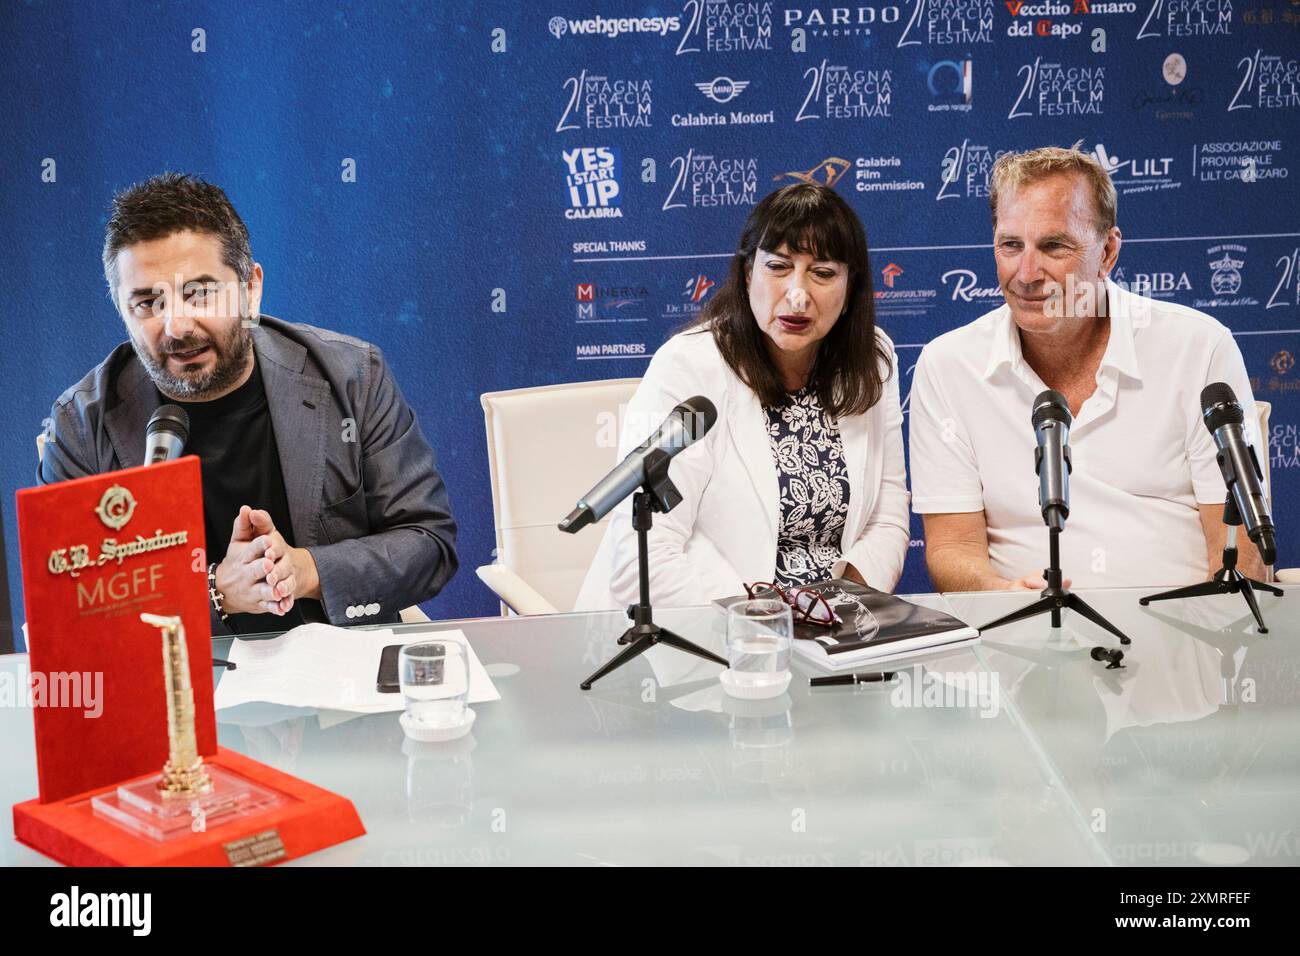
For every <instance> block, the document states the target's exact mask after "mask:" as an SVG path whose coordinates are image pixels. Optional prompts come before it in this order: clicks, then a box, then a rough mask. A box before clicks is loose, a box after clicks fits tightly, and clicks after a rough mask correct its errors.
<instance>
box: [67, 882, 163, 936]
mask: <svg viewBox="0 0 1300 956" xmlns="http://www.w3.org/2000/svg"><path fill="white" fill-rule="evenodd" d="M152 913H153V894H152V893H82V892H81V889H80V887H77V886H74V887H72V889H71V890H70V891H69V892H67V893H55V894H54V895H53V896H51V897H50V925H51V926H66V927H76V926H125V927H129V928H130V929H131V935H133V936H148V935H149V932H150V930H151V929H152V927H153V918H152Z"/></svg>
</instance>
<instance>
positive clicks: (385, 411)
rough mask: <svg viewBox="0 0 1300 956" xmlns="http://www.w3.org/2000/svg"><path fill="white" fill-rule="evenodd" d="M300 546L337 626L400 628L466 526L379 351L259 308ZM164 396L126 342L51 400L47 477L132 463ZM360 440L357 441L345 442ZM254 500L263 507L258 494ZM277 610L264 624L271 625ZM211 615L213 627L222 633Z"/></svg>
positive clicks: (264, 363)
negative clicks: (402, 614)
mask: <svg viewBox="0 0 1300 956" xmlns="http://www.w3.org/2000/svg"><path fill="white" fill-rule="evenodd" d="M253 350H254V352H255V353H256V355H257V361H258V363H259V367H260V368H261V372H262V380H263V383H264V385H265V388H266V398H267V404H268V405H269V406H270V410H271V423H272V425H273V427H274V428H275V435H276V444H277V445H278V446H279V452H280V469H281V471H282V472H283V473H284V482H285V492H286V496H287V497H288V499H289V513H290V516H291V518H292V520H293V530H294V536H295V539H296V540H295V541H294V544H295V545H296V546H298V547H300V548H307V549H309V550H310V551H311V553H312V557H313V558H314V559H315V561H316V568H317V570H318V572H319V574H320V587H321V598H322V605H323V606H324V608H325V612H326V614H327V616H328V618H329V621H330V623H333V624H348V623H366V624H381V623H392V622H395V621H397V620H398V612H399V611H400V610H401V609H402V608H404V607H407V606H409V605H412V604H416V603H418V602H420V601H424V600H427V599H429V598H431V597H433V596H434V595H435V594H437V593H438V592H439V591H440V590H442V588H443V586H444V585H445V584H446V583H447V582H448V581H449V580H451V577H452V575H453V574H455V573H456V568H457V566H458V562H457V559H456V523H455V521H454V520H453V519H452V516H451V507H450V503H449V501H448V498H447V489H446V486H445V485H444V484H443V480H442V477H441V476H440V475H439V474H438V469H437V464H436V462H435V460H434V455H433V450H432V449H431V448H430V447H429V444H428V442H426V441H425V439H424V436H423V434H421V432H420V426H419V424H418V423H417V422H416V420H415V413H414V412H412V411H411V409H410V407H409V406H408V405H407V404H406V402H405V400H404V399H403V398H402V393H401V391H400V390H399V389H398V387H397V383H396V382H395V381H394V380H393V376H392V373H391V372H390V371H389V368H388V365H387V363H385V361H384V357H383V355H382V354H381V353H380V351H379V349H378V348H376V347H375V346H373V345H371V344H369V343H367V342H363V341H361V340H360V339H354V338H351V337H350V336H346V335H339V334H338V333H336V332H330V331H327V330H325V329H319V328H315V327H313V326H310V325H298V324H290V323H288V322H282V321H280V320H279V319H275V318H272V317H270V316H266V315H263V316H262V317H261V319H260V320H259V322H258V325H257V326H256V327H255V328H254V329H253ZM158 404H159V400H158V392H157V389H155V388H154V384H153V381H152V380H151V379H150V378H149V375H148V373H147V372H146V371H145V369H144V366H142V365H141V364H140V361H139V359H137V358H136V356H135V352H134V350H133V349H132V348H131V344H130V343H129V342H123V343H122V344H121V345H119V346H118V347H117V348H115V349H114V350H113V351H112V352H111V353H109V356H108V358H106V359H104V361H103V362H101V363H100V364H99V365H97V366H95V368H93V369H91V370H90V371H89V372H88V373H87V374H86V377H85V378H83V379H82V380H81V381H80V382H78V383H77V384H76V385H74V386H72V387H71V388H69V389H68V390H67V391H66V392H64V393H63V394H62V395H61V396H59V399H58V400H57V401H56V402H55V403H54V407H53V409H52V411H51V413H50V418H51V421H50V423H49V424H48V426H47V429H48V431H47V436H46V444H45V454H44V458H43V460H42V463H41V467H40V469H39V472H38V474H37V480H38V481H39V482H40V483H41V484H49V483H51V482H56V481H63V480H65V479H68V478H81V477H83V476H85V475H93V474H100V473H102V472H106V471H114V470H116V469H119V468H126V467H132V466H135V465H138V464H140V463H141V462H142V461H143V459H144V438H145V428H146V426H147V425H148V424H149V418H150V416H152V415H153V413H154V411H155V410H156V409H157V407H158ZM349 439H350V440H349ZM249 504H250V505H253V506H254V507H257V502H251V501H250V502H249ZM274 620H275V619H274V618H271V617H269V616H268V618H267V629H268V630H274V628H275V625H274ZM225 632H226V629H225V628H224V627H222V626H221V625H220V623H219V621H218V619H217V618H216V615H215V614H214V615H213V633H215V634H220V633H225Z"/></svg>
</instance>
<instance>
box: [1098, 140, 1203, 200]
mask: <svg viewBox="0 0 1300 956" xmlns="http://www.w3.org/2000/svg"><path fill="white" fill-rule="evenodd" d="M1092 155H1093V156H1094V157H1096V159H1097V162H1099V163H1101V165H1102V167H1103V168H1104V169H1105V170H1106V172H1108V173H1110V178H1111V180H1112V181H1113V182H1114V184H1115V188H1116V189H1117V190H1118V191H1119V192H1120V193H1121V194H1122V195H1128V194H1129V193H1142V192H1152V191H1153V190H1166V189H1177V188H1179V187H1180V186H1182V183H1180V182H1176V181H1175V180H1174V178H1173V176H1172V175H1171V174H1170V169H1171V168H1172V167H1173V163H1174V158H1173V157H1172V156H1148V157H1143V158H1139V159H1120V158H1119V157H1118V156H1112V155H1110V153H1108V152H1107V151H1106V147H1105V145H1104V144H1102V143H1098V144H1097V145H1096V147H1095V148H1094V149H1093V151H1092Z"/></svg>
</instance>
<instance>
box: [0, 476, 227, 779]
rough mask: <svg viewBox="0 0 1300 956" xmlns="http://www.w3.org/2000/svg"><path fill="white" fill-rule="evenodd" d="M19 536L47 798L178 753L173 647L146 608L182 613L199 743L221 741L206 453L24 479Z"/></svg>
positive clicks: (144, 769)
mask: <svg viewBox="0 0 1300 956" xmlns="http://www.w3.org/2000/svg"><path fill="white" fill-rule="evenodd" d="M18 538H19V543H20V553H21V555H22V565H23V603H24V604H25V606H26V609H27V650H28V654H29V656H30V659H31V670H32V680H33V695H34V703H35V704H36V706H35V707H34V708H33V717H34V718H35V722H36V772H37V775H38V777H39V778H40V799H41V802H42V803H48V802H50V801H52V800H61V799H63V798H64V797H68V796H71V795H73V794H77V793H81V792H83V791H85V790H90V789H92V788H95V787H102V786H107V785H108V784H112V783H117V782H118V781H120V780H123V779H125V778H128V777H137V776H140V775H141V774H146V773H150V772H153V771H157V770H160V769H161V768H162V765H163V763H164V762H165V761H166V760H167V697H166V691H165V687H164V682H163V671H162V650H161V648H160V645H159V641H158V630H157V628H154V627H150V626H149V625H148V624H145V623H143V622H141V620H140V615H141V613H152V614H166V615H179V616H180V617H181V619H182V620H183V621H184V623H185V634H186V638H187V641H186V645H187V646H188V647H189V657H190V680H191V683H192V685H193V687H194V712H195V727H194V729H195V735H196V738H197V742H198V751H199V755H200V756H203V757H207V756H209V755H211V754H214V753H216V752H217V726H216V714H215V712H214V711H213V709H212V628H211V623H210V620H209V617H208V562H207V553H206V551H205V550H204V548H205V546H204V541H203V491H202V484H201V481H200V478H199V460H198V459H197V458H195V457H194V456H192V455H190V456H187V457H185V458H181V459H179V460H178V461H172V462H167V463H166V464H161V465H151V466H149V467H147V468H146V467H140V468H128V469H125V470H124V471H115V472H111V473H109V474H104V475H92V476H91V477H89V478H78V479H77V480H75V481H65V482H62V483H60V484H55V485H47V486H46V487H44V488H29V489H25V490H23V491H20V492H18ZM42 685H43V686H42ZM42 696H43V697H44V699H43V700H42Z"/></svg>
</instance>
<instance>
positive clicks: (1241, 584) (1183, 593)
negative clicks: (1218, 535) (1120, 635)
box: [1138, 493, 1283, 634]
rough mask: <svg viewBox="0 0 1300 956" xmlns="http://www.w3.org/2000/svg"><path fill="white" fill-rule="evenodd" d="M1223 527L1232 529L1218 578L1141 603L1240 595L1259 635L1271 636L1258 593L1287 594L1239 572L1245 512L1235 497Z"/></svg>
mask: <svg viewBox="0 0 1300 956" xmlns="http://www.w3.org/2000/svg"><path fill="white" fill-rule="evenodd" d="M1223 523H1224V524H1226V525H1227V526H1228V540H1227V542H1226V543H1225V544H1224V546H1223V567H1221V568H1219V570H1218V571H1216V572H1214V577H1213V578H1212V579H1211V580H1209V581H1202V582H1200V583H1199V584H1189V585H1187V586H1186V587H1181V588H1174V589H1173V590H1172V591H1163V592H1161V593H1160V594H1152V595H1151V596H1149V597H1144V598H1139V599H1138V603H1139V604H1141V605H1142V606H1143V607H1146V606H1147V605H1148V604H1150V603H1151V602H1152V601H1172V600H1175V599H1176V598H1185V597H1205V596H1207V595H1210V594H1240V595H1242V597H1244V598H1245V599H1246V604H1247V605H1249V606H1250V613H1251V614H1253V615H1254V616H1255V624H1256V625H1257V626H1258V629H1259V633H1261V634H1267V633H1268V628H1267V627H1265V626H1264V615H1263V614H1261V613H1260V610H1259V602H1257V601H1256V600H1255V592H1256V591H1267V592H1268V593H1269V594H1275V595H1277V596H1278V597H1282V595H1283V591H1282V589H1281V588H1275V587H1273V585H1271V584H1265V583H1264V582H1263V581H1256V580H1255V579H1254V578H1248V577H1246V576H1245V575H1244V574H1242V573H1241V572H1240V571H1238V570H1237V529H1238V528H1239V527H1241V524H1242V520H1241V512H1240V511H1239V510H1238V509H1237V502H1236V500H1235V499H1234V498H1233V496H1232V494H1231V493H1229V494H1228V498H1227V500H1226V501H1225V502H1224V503H1223Z"/></svg>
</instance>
